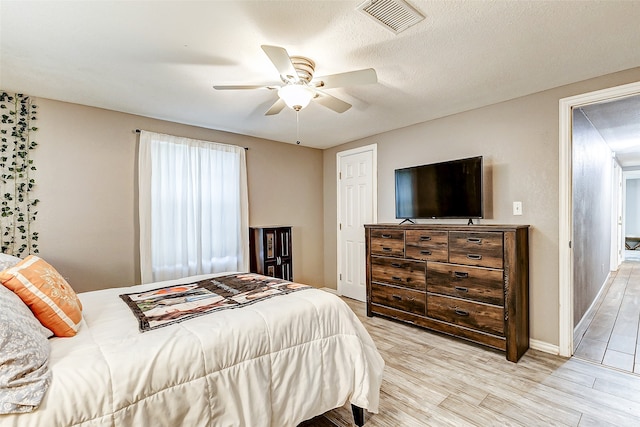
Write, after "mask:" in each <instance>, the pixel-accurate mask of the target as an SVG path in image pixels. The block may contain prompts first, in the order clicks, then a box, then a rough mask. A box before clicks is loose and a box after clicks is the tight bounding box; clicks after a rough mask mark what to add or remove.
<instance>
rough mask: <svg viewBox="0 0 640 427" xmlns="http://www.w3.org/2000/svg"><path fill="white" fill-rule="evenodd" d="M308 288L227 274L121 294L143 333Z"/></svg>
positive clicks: (295, 284) (252, 274)
mask: <svg viewBox="0 0 640 427" xmlns="http://www.w3.org/2000/svg"><path fill="white" fill-rule="evenodd" d="M309 288H311V286H307V285H301V284H299V283H293V282H288V281H286V280H282V279H276V278H273V277H267V276H262V275H259V274H254V273H243V274H230V275H228V276H218V277H213V278H211V279H207V280H202V281H199V282H196V283H189V284H184V285H174V286H168V287H164V288H158V289H152V290H149V291H145V292H140V293H133V294H122V295H120V298H122V300H123V301H124V302H125V303H127V305H128V306H129V308H131V311H133V314H134V315H135V316H136V318H137V319H138V322H139V326H140V331H141V332H146V331H150V330H152V329H157V328H161V327H163V326H167V325H171V324H174V323H177V322H182V321H183V320H187V319H191V318H194V317H197V316H202V315H203V314H207V313H210V312H212V311H216V310H223V309H228V308H236V307H242V306H245V305H248V304H253V303H255V302H258V301H261V300H263V299H266V298H271V297H274V296H277V295H286V294H288V293H291V292H295V291H299V290H303V289H309Z"/></svg>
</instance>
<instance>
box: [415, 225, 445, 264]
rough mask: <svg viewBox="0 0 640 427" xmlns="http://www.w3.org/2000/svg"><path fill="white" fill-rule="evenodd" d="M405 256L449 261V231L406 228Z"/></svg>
mask: <svg viewBox="0 0 640 427" xmlns="http://www.w3.org/2000/svg"><path fill="white" fill-rule="evenodd" d="M405 240H406V246H407V248H406V249H407V258H414V259H423V260H426V261H439V262H447V261H449V251H448V249H447V247H448V245H449V233H448V232H446V231H431V230H407V231H406V232H405Z"/></svg>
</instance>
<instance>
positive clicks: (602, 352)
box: [574, 251, 640, 374]
mask: <svg viewBox="0 0 640 427" xmlns="http://www.w3.org/2000/svg"><path fill="white" fill-rule="evenodd" d="M627 252H632V254H631V255H636V254H635V253H637V252H640V251H627ZM631 255H628V256H627V259H628V261H625V262H623V263H622V265H621V266H620V268H619V269H618V271H617V272H611V275H610V277H609V280H608V281H607V283H606V284H605V287H604V289H603V291H602V293H601V296H600V298H599V300H598V301H596V303H595V304H594V306H593V309H592V310H591V312H590V313H587V315H585V321H584V322H583V325H581V326H582V327H581V328H580V329H582V330H583V331H582V332H577V333H576V335H577V336H576V339H575V341H576V343H575V344H576V349H575V352H574V355H575V357H578V358H581V359H585V360H588V361H591V362H594V363H599V364H602V365H605V366H610V367H613V368H617V369H621V370H624V371H627V372H634V373H636V374H640V348H639V343H638V334H639V326H640V260H638V259H637V258H636V259H635V260H634V259H633V257H632V256H631ZM636 257H637V255H636Z"/></svg>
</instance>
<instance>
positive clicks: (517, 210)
mask: <svg viewBox="0 0 640 427" xmlns="http://www.w3.org/2000/svg"><path fill="white" fill-rule="evenodd" d="M513 214H514V215H522V202H513Z"/></svg>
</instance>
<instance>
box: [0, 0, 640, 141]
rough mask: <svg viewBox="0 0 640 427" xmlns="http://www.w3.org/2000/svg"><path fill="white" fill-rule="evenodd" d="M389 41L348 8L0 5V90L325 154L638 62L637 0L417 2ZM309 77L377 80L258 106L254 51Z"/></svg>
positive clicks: (0, 0)
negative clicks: (296, 106)
mask: <svg viewBox="0 0 640 427" xmlns="http://www.w3.org/2000/svg"><path fill="white" fill-rule="evenodd" d="M408 2H409V3H410V4H411V5H412V6H413V7H414V8H415V9H417V10H418V11H419V12H420V13H422V14H423V15H424V16H425V19H424V20H422V21H420V22H419V23H418V24H416V25H415V26H412V27H410V28H409V29H407V30H406V31H404V32H401V33H399V34H397V35H396V34H394V33H393V32H391V31H389V30H388V29H386V28H384V27H383V26H381V25H379V24H378V23H376V22H374V21H373V20H372V19H371V18H370V17H368V16H365V15H364V14H362V13H361V12H359V11H358V10H356V8H357V6H358V5H359V4H360V3H361V0H356V1H303V0H300V1H267V0H265V1H208V2H205V1H83V2H80V1H55V0H51V1H10V0H0V27H1V29H0V88H2V89H3V90H7V91H16V92H22V93H27V94H29V95H33V96H37V97H45V98H51V99H57V100H62V101H67V102H73V103H79V104H84V105H89V106H95V107H101V108H106V109H111V110H116V111H122V112H127V113H133V114H139V115H142V116H148V117H154V118H159V119H164V120H170V121H174V122H180V123H186V124H192V125H197V126H202V127H206V128H212V129H219V130H225V131H230V132H235V133H240V134H246V135H252V136H257V137H261V138H267V139H271V140H276V141H282V142H288V143H295V141H296V140H297V139H300V140H301V141H302V144H303V145H306V146H311V147H317V148H327V147H331V146H335V145H338V144H341V143H344V142H348V141H352V140H356V139H359V138H363V137H367V136H371V135H375V134H378V133H382V132H385V131H389V130H393V129H397V128H401V127H405V126H408V125H411V124H415V123H419V122H423V121H427V120H431V119H435V118H438V117H443V116H447V115H450V114H455V113H458V112H462V111H466V110H470V109H473V108H478V107H481V106H484V105H489V104H493V103H497V102H501V101H505V100H508V99H513V98H516V97H520V96H524V95H527V94H531V93H535V92H539V91H542V90H545V89H550V88H553V87H557V86H561V85H565V84H569V83H572V82H576V81H580V80H585V79H589V78H592V77H596V76H600V75H604V74H608V73H612V72H616V71H620V70H625V69H629V68H633V67H637V66H640V49H639V48H638V46H640V31H638V22H640V1H526V0H521V1H455V0H446V1H444V0H440V1H420V0H408ZM263 44H270V45H275V46H282V47H284V48H285V49H286V50H287V51H288V52H289V54H291V55H302V56H306V57H309V58H311V59H312V60H314V61H315V62H316V72H315V73H316V75H326V74H333V73H342V72H347V71H352V70H357V69H362V68H369V67H372V68H374V69H375V70H376V72H377V75H378V83H376V84H369V85H360V86H352V87H347V88H337V89H328V90H327V92H328V93H330V94H331V95H333V96H336V97H338V98H340V99H342V100H344V101H347V102H349V103H351V104H352V105H353V107H352V108H351V109H349V110H348V111H346V112H344V113H342V114H338V113H336V112H334V111H331V110H329V109H327V108H324V107H323V106H321V105H318V104H315V103H312V104H311V105H309V106H308V107H307V108H305V109H303V110H302V111H301V112H300V114H299V126H300V128H299V129H300V130H299V132H300V133H299V138H298V137H297V135H296V114H295V112H294V111H293V110H291V109H288V108H286V109H285V110H283V111H282V112H281V113H280V114H277V115H273V116H265V115H264V113H265V111H267V110H268V109H269V107H270V106H271V105H272V104H273V102H274V101H275V100H276V99H277V98H276V97H277V95H276V92H275V91H271V90H267V89H259V90H243V91H215V90H213V88H212V86H213V85H232V84H252V83H265V82H267V83H268V82H279V77H278V73H277V71H276V69H275V67H274V65H273V64H272V63H271V62H270V61H269V58H268V57H267V56H266V55H265V53H264V52H263V51H262V49H261V48H260V46H261V45H263Z"/></svg>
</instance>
